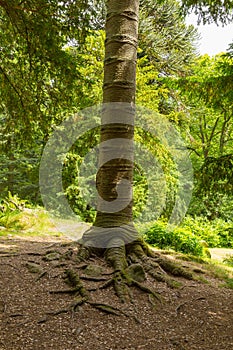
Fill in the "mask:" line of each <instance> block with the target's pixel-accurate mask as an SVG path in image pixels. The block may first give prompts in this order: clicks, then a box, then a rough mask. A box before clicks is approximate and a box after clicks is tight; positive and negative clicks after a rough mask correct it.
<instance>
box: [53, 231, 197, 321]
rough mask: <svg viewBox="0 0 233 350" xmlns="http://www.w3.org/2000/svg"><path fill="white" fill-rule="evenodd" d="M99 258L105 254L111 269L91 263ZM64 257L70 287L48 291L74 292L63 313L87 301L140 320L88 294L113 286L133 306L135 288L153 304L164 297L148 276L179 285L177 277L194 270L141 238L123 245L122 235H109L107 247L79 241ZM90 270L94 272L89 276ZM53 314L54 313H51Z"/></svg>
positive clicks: (105, 309)
mask: <svg viewBox="0 0 233 350" xmlns="http://www.w3.org/2000/svg"><path fill="white" fill-rule="evenodd" d="M100 257H102V258H103V257H104V259H105V261H106V262H107V263H108V265H109V266H110V267H111V268H112V271H104V270H103V267H100V266H99V265H90V261H94V262H96V261H98V259H100ZM66 259H70V260H71V261H72V264H69V265H70V266H72V267H71V268H70V267H69V268H68V269H67V270H66V271H65V281H66V283H67V284H69V286H70V287H71V288H70V289H61V290H54V291H51V292H50V293H53V294H60V293H61V294H64V293H68V294H72V295H74V300H73V302H72V303H71V304H70V305H69V307H68V308H67V309H66V312H69V311H72V312H74V311H78V309H79V307H80V306H82V305H84V304H88V305H90V306H91V307H93V308H95V309H98V310H100V311H102V312H105V313H109V314H114V315H117V316H119V315H125V316H127V317H133V318H135V320H136V321H137V322H139V320H138V319H137V317H136V316H135V313H134V315H132V312H130V313H127V312H126V311H125V310H121V309H120V308H117V307H113V306H111V305H107V304H105V303H102V302H99V303H98V302H95V301H93V299H92V294H91V293H92V292H94V291H97V290H101V289H102V290H103V289H107V288H109V287H112V288H113V289H114V291H115V294H116V295H117V297H118V298H119V300H120V301H121V302H122V303H126V305H132V306H133V305H134V298H133V293H132V292H133V289H132V287H134V288H136V289H138V290H141V291H143V292H144V293H146V294H148V298H149V302H150V303H151V304H152V305H153V306H156V304H158V303H160V304H161V303H162V302H163V298H162V297H161V296H160V294H159V293H158V292H157V291H156V290H153V289H152V288H150V287H148V285H146V283H145V281H146V279H147V278H148V277H149V276H150V277H152V279H154V280H155V281H157V282H159V283H166V284H167V285H168V286H169V287H171V288H175V287H178V286H180V285H181V280H180V279H178V278H177V277H181V278H184V279H188V280H192V279H194V278H195V276H194V271H192V270H191V268H188V267H186V266H182V265H183V264H184V263H183V262H177V261H175V260H174V258H172V257H171V258H170V257H167V256H164V255H163V254H160V253H158V252H154V251H152V250H151V249H150V248H149V246H148V245H147V244H146V243H145V242H144V241H143V240H142V239H140V238H138V239H137V240H134V241H133V242H131V243H128V244H125V241H124V240H123V239H122V237H121V236H120V237H119V238H112V239H111V240H110V241H109V243H108V245H107V247H106V248H100V247H98V248H94V247H93V246H91V245H90V246H89V245H87V246H86V245H85V244H82V245H81V246H80V249H79V251H78V252H77V253H76V254H74V253H72V254H69V257H68V258H67V255H66ZM90 267H91V268H93V267H94V268H95V270H94V271H92V270H90ZM90 271H92V272H94V274H93V275H91V274H90V275H89V274H88V272H90ZM98 273H99V274H98ZM87 283H88V285H87V286H86V284H87ZM60 311H61V310H60ZM131 311H132V310H131ZM62 312H65V309H62ZM56 314H57V313H56V312H55V313H51V314H50V315H56Z"/></svg>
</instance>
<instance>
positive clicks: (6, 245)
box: [0, 238, 233, 350]
mask: <svg viewBox="0 0 233 350" xmlns="http://www.w3.org/2000/svg"><path fill="white" fill-rule="evenodd" d="M76 249H77V248H76V247H75V245H74V244H71V245H70V244H68V245H67V244H64V242H61V241H57V242H52V241H44V240H41V241H38V239H37V241H33V240H27V241H26V240H22V239H20V240H17V239H10V240H9V239H6V238H5V239H4V238H2V239H1V240H0V350H21V349H22V350H50V349H51V350H52V349H53V350H75V349H76V350H113V349H114V350H123V349H127V350H140V349H145V350H230V349H232V348H233V337H232V335H233V333H232V329H233V328H232V326H233V312H232V309H233V290H231V289H227V288H225V287H219V285H220V284H221V283H222V282H221V281H219V280H217V279H214V278H213V277H209V276H208V275H207V274H202V277H203V279H204V278H205V279H207V280H208V284H207V283H203V282H200V281H187V280H184V279H182V278H177V280H179V281H180V282H182V286H181V287H180V288H176V289H171V288H170V287H168V286H167V285H165V284H164V283H159V282H155V281H153V280H151V279H150V278H148V279H147V281H146V282H144V284H145V285H146V286H148V287H150V288H153V290H155V291H157V292H158V293H159V295H160V297H161V299H162V301H161V302H159V301H158V300H155V299H153V300H152V299H151V298H149V296H148V294H147V293H145V292H142V291H139V290H137V289H135V288H134V287H132V294H133V299H134V304H130V305H127V304H121V303H119V300H118V299H117V297H116V296H115V294H114V291H113V290H112V287H110V288H108V289H104V290H96V291H93V292H90V294H91V298H92V301H93V302H94V301H96V302H100V303H105V304H108V305H110V306H112V307H115V309H110V311H112V312H115V313H116V315H115V314H110V313H106V312H103V311H101V310H98V309H96V308H93V307H92V306H91V305H90V304H85V305H84V306H81V307H80V308H79V310H76V312H74V310H73V309H72V308H70V309H69V308H68V307H69V305H71V303H72V302H73V301H74V296H73V295H71V294H65V293H63V294H62V293H60V294H53V293H51V292H52V291H58V290H65V289H67V288H68V286H67V285H66V284H65V283H64V279H63V275H64V269H65V268H67V267H72V268H73V269H75V268H76V269H77V267H76V266H75V262H74V261H73V260H71V259H69V255H70V254H71V253H74V252H75V250H76ZM67 252H68V253H67ZM65 253H67V254H66V255H67V258H66V259H64V258H63V259H61V256H64V254H65ZM89 264H91V265H92V266H93V265H94V266H95V267H96V265H97V266H99V267H101V268H102V269H103V271H104V275H102V276H105V277H106V278H107V276H108V274H111V270H110V269H109V267H108V266H107V265H106V264H105V262H104V261H103V260H101V259H99V258H97V259H95V260H92V261H90V262H89ZM182 264H184V262H182ZM186 264H187V263H186ZM189 264H193V263H189ZM195 265H197V264H195ZM83 267H84V266H83ZM83 267H82V266H80V268H79V274H80V275H81V276H82V277H84V278H85V275H84V273H83V270H82V269H83ZM33 270H34V272H32V271H33ZM86 277H87V276H86ZM82 281H83V283H84V284H85V286H86V288H88V289H91V288H94V287H96V286H97V284H98V285H100V284H103V281H99V282H94V281H90V280H87V279H82Z"/></svg>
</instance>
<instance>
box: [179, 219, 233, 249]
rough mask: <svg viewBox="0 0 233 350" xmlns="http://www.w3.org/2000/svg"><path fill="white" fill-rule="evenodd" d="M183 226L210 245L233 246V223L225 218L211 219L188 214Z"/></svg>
mask: <svg viewBox="0 0 233 350" xmlns="http://www.w3.org/2000/svg"><path fill="white" fill-rule="evenodd" d="M182 227H184V228H186V229H187V230H189V231H190V232H192V233H193V234H194V235H195V236H196V237H197V238H198V239H201V240H204V241H205V242H206V243H207V244H208V246H209V247H221V248H230V247H233V223H232V222H230V221H225V220H223V219H215V220H212V221H209V220H208V219H206V218H205V217H202V216H200V217H195V218H193V217H190V216H187V217H186V218H185V219H184V221H183V223H182Z"/></svg>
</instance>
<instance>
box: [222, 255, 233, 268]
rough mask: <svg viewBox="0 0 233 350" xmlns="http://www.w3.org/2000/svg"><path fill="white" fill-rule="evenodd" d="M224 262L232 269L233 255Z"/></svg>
mask: <svg viewBox="0 0 233 350" xmlns="http://www.w3.org/2000/svg"><path fill="white" fill-rule="evenodd" d="M223 262H224V264H226V265H228V266H230V267H233V255H229V256H226V257H225V258H224V259H223Z"/></svg>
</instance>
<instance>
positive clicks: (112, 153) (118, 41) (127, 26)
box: [83, 0, 139, 246]
mask: <svg viewBox="0 0 233 350" xmlns="http://www.w3.org/2000/svg"><path fill="white" fill-rule="evenodd" d="M138 15H139V1H138V0H108V1H107V18H106V41H105V61H104V84H103V110H102V126H101V144H100V153H99V171H98V174H97V181H96V185H97V189H98V194H99V198H98V205H97V217H96V221H95V223H94V226H95V227H98V228H114V229H116V228H117V229H116V230H115V231H114V232H113V231H112V232H107V231H106V230H105V231H106V232H105V235H108V238H106V239H104V243H103V244H104V245H105V244H107V242H108V240H111V239H112V237H113V236H114V235H116V233H117V232H118V233H119V232H120V231H121V233H120V236H121V239H123V240H124V241H125V243H127V242H129V241H132V240H133V239H134V237H136V236H135V233H136V231H135V229H134V228H133V224H132V222H133V216H132V206H133V199H132V192H133V191H132V187H133V152H134V150H133V137H134V113H135V91H136V64H137V45H138ZM122 230H123V231H122ZM129 232H130V233H129ZM111 233H112V234H111ZM87 234H88V232H87ZM89 234H90V232H89ZM124 235H126V236H127V237H125V238H124V237H122V236H124ZM83 238H84V239H85V235H84V237H83ZM89 238H90V235H89ZM101 244H102V243H101ZM105 246H106V245H105Z"/></svg>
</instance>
